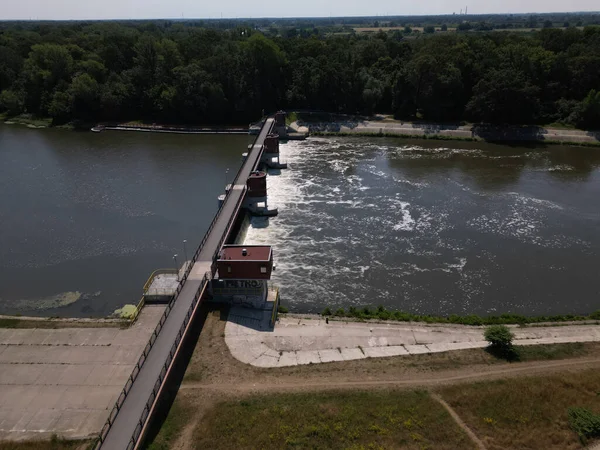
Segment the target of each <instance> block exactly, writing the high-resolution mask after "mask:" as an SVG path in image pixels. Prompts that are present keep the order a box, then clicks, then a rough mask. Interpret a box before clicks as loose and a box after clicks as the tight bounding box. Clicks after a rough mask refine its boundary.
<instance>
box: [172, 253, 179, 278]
mask: <svg viewBox="0 0 600 450" xmlns="http://www.w3.org/2000/svg"><path fill="white" fill-rule="evenodd" d="M173 261H175V270H176V271H177V281H179V264H177V253H175V254H174V255H173Z"/></svg>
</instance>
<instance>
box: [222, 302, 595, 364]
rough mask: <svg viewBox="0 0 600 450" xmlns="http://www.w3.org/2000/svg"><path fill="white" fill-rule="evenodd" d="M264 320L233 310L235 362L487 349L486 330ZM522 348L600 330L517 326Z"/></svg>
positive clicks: (230, 340) (584, 338) (586, 338)
mask: <svg viewBox="0 0 600 450" xmlns="http://www.w3.org/2000/svg"><path fill="white" fill-rule="evenodd" d="M257 319H259V317H258V315H257V314H255V313H253V312H252V311H250V310H244V309H243V308H232V310H231V312H230V314H229V321H228V322H227V325H226V326H225V342H226V344H227V346H228V348H229V350H230V352H231V354H232V355H233V357H234V358H236V359H238V360H239V361H241V362H243V363H245V364H250V365H253V366H256V367H265V368H267V367H287V366H297V365H303V364H318V363H326V362H333V361H350V360H357V359H365V358H381V357H389V356H408V355H416V354H426V353H439V352H448V351H455V350H465V349H473V348H485V347H487V345H488V343H487V342H486V339H485V337H484V331H485V327H482V326H464V325H450V324H448V325H441V324H422V323H414V322H411V323H389V322H388V323H375V322H367V323H361V322H355V321H333V320H332V321H329V320H327V319H326V318H322V317H321V318H301V317H300V318H297V317H281V318H279V319H278V322H277V325H276V326H275V327H274V329H273V330H271V332H270V333H268V334H265V333H264V332H263V331H260V330H259V329H258V328H257V327H256V326H249V324H250V323H253V324H254V323H256V320H257ZM510 327H511V330H512V332H513V333H514V335H515V340H514V344H515V345H517V346H530V345H549V344H565V343H576V342H600V325H598V324H597V323H595V324H586V325H555V326H552V325H548V326H544V327H541V326H534V327H529V326H517V325H511V326H510Z"/></svg>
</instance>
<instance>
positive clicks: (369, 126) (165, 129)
mask: <svg viewBox="0 0 600 450" xmlns="http://www.w3.org/2000/svg"><path fill="white" fill-rule="evenodd" d="M290 115H291V118H292V121H290V123H289V127H290V128H291V129H293V130H294V131H296V132H307V133H308V135H309V136H318V137H370V138H371V137H377V138H381V137H383V138H401V139H424V140H433V141H457V142H488V143H500V144H549V145H568V146H579V147H600V131H587V130H580V129H575V128H555V127H544V126H537V125H492V124H469V125H457V124H444V123H421V122H405V121H400V120H393V119H390V118H389V116H380V115H376V116H374V117H375V118H374V119H368V118H365V117H353V116H337V117H336V119H337V120H332V119H333V118H332V119H330V120H324V121H321V122H315V121H312V120H311V121H304V120H301V119H299V117H298V116H299V115H301V114H297V113H294V112H292V113H291V114H290ZM330 116H331V115H330ZM0 120H1V121H2V122H3V123H4V124H6V125H22V126H27V127H28V128H32V129H43V128H57V129H66V130H90V131H96V132H98V131H103V130H107V131H113V130H116V131H130V132H131V131H135V132H141V133H172V134H208V135H218V134H239V135H242V134H247V133H248V132H249V130H250V128H251V125H252V124H250V126H248V125H223V126H219V125H193V126H192V125H189V126H186V125H167V124H160V123H145V122H142V121H135V120H134V121H128V122H104V123H99V124H96V125H93V124H85V125H81V126H75V125H74V124H72V123H71V124H65V125H58V126H53V125H52V124H51V120H50V119H47V118H31V117H10V118H9V117H7V116H6V115H0Z"/></svg>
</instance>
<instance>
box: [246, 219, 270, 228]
mask: <svg viewBox="0 0 600 450" xmlns="http://www.w3.org/2000/svg"><path fill="white" fill-rule="evenodd" d="M250 225H251V226H252V228H258V229H262V228H268V227H269V218H268V217H253V218H252V221H251V222H250Z"/></svg>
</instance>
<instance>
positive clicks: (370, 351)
mask: <svg viewBox="0 0 600 450" xmlns="http://www.w3.org/2000/svg"><path fill="white" fill-rule="evenodd" d="M363 352H364V354H365V356H367V357H369V358H385V357H389V356H400V355H408V354H409V353H408V351H407V350H406V349H405V348H404V347H402V346H390V347H366V348H363Z"/></svg>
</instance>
